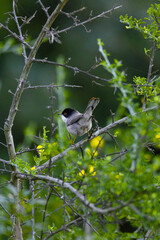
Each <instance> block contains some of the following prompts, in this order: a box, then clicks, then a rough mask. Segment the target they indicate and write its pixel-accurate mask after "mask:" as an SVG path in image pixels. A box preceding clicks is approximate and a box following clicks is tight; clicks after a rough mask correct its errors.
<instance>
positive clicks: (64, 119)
mask: <svg viewBox="0 0 160 240" xmlns="http://www.w3.org/2000/svg"><path fill="white" fill-rule="evenodd" d="M61 118H62V120H63V122H65V123H66V121H67V118H66V117H64V116H63V115H61Z"/></svg>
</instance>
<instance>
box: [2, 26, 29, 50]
mask: <svg viewBox="0 0 160 240" xmlns="http://www.w3.org/2000/svg"><path fill="white" fill-rule="evenodd" d="M0 27H2V28H4V29H5V30H6V31H7V32H9V34H10V35H11V36H13V37H14V38H15V39H17V40H18V41H19V42H21V43H22V44H23V45H25V46H26V47H28V48H29V49H30V50H31V49H32V47H31V46H30V45H29V44H28V43H27V42H26V41H24V39H21V38H20V37H19V36H18V35H17V34H16V33H15V32H12V31H11V30H10V29H9V28H8V27H7V26H5V25H4V24H2V23H0Z"/></svg>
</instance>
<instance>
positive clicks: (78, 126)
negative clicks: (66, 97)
mask: <svg viewBox="0 0 160 240" xmlns="http://www.w3.org/2000/svg"><path fill="white" fill-rule="evenodd" d="M99 101H100V100H99V98H95V97H93V98H91V99H90V101H89V103H88V105H87V107H86V110H85V111H84V113H80V112H78V111H77V110H75V109H73V108H65V109H64V110H63V112H62V113H60V114H59V115H61V117H62V120H63V121H64V122H65V124H66V127H67V130H68V132H69V133H70V134H72V135H75V139H76V137H77V136H82V135H84V134H85V133H88V132H89V130H90V129H91V128H92V113H93V111H94V109H95V108H96V106H97V105H98V103H99ZM75 139H74V141H75ZM74 141H73V143H74ZM73 143H72V144H73Z"/></svg>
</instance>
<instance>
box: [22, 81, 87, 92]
mask: <svg viewBox="0 0 160 240" xmlns="http://www.w3.org/2000/svg"><path fill="white" fill-rule="evenodd" d="M59 87H70V88H82V87H83V86H79V85H68V84H62V85H54V84H53V83H51V84H49V85H37V86H30V85H29V86H28V87H25V88H24V90H28V89H38V88H59Z"/></svg>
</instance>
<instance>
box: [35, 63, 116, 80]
mask: <svg viewBox="0 0 160 240" xmlns="http://www.w3.org/2000/svg"><path fill="white" fill-rule="evenodd" d="M33 61H34V62H39V63H47V64H51V65H56V66H60V67H65V68H67V69H71V70H72V71H73V72H74V74H77V73H83V74H86V75H88V76H89V77H91V78H94V79H97V80H102V81H105V82H109V81H111V79H109V80H108V79H105V78H101V77H99V76H97V75H94V74H91V73H89V71H84V70H81V69H79V68H77V67H73V66H70V65H67V64H61V63H57V62H54V61H48V60H46V59H34V60H33Z"/></svg>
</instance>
